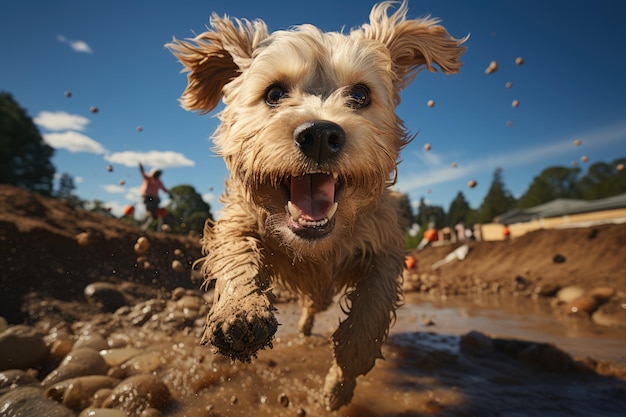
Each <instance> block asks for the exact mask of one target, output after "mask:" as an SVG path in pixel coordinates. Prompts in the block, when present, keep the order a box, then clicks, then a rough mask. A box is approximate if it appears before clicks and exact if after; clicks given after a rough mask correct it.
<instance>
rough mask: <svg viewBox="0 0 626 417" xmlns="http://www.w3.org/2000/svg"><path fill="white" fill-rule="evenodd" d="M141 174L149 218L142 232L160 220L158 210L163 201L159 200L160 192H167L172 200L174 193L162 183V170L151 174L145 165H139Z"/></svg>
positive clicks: (143, 194) (144, 201)
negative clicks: (145, 168) (153, 222)
mask: <svg viewBox="0 0 626 417" xmlns="http://www.w3.org/2000/svg"><path fill="white" fill-rule="evenodd" d="M139 172H141V176H142V177H143V183H142V184H141V197H142V198H143V203H144V205H145V206H146V212H147V214H148V217H147V219H146V221H145V223H144V224H143V225H142V226H141V229H142V230H146V229H148V227H150V225H151V224H152V221H153V220H155V219H158V218H159V217H158V213H157V210H158V209H159V203H160V202H161V199H160V198H159V191H160V190H163V191H164V192H166V193H167V194H168V195H169V196H170V198H172V193H171V192H170V190H168V189H167V188H165V185H163V183H162V182H161V175H162V174H163V171H161V170H160V169H157V170H153V171H152V172H150V173H149V174H147V173H146V171H145V170H144V169H143V165H142V164H141V163H139Z"/></svg>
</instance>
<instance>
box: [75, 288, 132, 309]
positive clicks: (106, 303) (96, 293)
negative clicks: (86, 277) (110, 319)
mask: <svg viewBox="0 0 626 417" xmlns="http://www.w3.org/2000/svg"><path fill="white" fill-rule="evenodd" d="M84 294H85V298H86V299H87V301H88V302H90V303H97V304H100V305H102V309H103V310H104V311H106V312H110V313H112V312H114V311H115V310H117V309H118V308H120V307H122V306H125V305H126V304H127V300H126V295H125V294H124V292H123V291H121V290H120V289H119V288H118V287H117V286H116V285H114V284H111V283H109V282H94V283H91V284H89V285H87V286H86V287H85V289H84Z"/></svg>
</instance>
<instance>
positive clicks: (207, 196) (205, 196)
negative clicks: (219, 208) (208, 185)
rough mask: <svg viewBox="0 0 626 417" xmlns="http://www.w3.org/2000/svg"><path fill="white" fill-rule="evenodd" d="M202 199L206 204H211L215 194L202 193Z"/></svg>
mask: <svg viewBox="0 0 626 417" xmlns="http://www.w3.org/2000/svg"><path fill="white" fill-rule="evenodd" d="M202 200H204V202H205V203H207V204H211V203H212V202H213V201H214V200H215V194H213V193H207V194H202Z"/></svg>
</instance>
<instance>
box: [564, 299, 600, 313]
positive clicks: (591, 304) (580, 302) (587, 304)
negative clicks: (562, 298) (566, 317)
mask: <svg viewBox="0 0 626 417" xmlns="http://www.w3.org/2000/svg"><path fill="white" fill-rule="evenodd" d="M598 304H599V303H598V300H596V299H595V298H593V297H590V296H588V295H583V296H582V297H579V298H577V299H575V300H574V301H570V302H569V303H567V304H565V307H564V310H565V312H566V313H567V314H576V313H585V314H591V313H593V312H594V311H595V310H596V308H598Z"/></svg>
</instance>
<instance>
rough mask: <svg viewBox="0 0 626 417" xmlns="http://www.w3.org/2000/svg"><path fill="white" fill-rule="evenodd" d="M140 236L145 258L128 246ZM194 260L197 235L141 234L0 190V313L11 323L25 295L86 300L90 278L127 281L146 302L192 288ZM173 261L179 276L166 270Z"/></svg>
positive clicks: (55, 202) (5, 188) (86, 213)
mask: <svg viewBox="0 0 626 417" xmlns="http://www.w3.org/2000/svg"><path fill="white" fill-rule="evenodd" d="M80 233H87V234H88V244H86V245H84V246H82V245H81V244H79V242H78V240H77V239H76V236H77V235H78V234H80ZM140 236H146V237H147V238H148V240H149V241H150V249H149V251H148V252H147V253H146V254H145V255H144V256H143V258H140V257H139V256H138V255H137V254H136V253H135V251H134V249H133V246H134V244H135V242H136V241H137V239H138V238H139V237H140ZM200 256H201V249H200V244H199V239H198V238H193V239H192V238H187V237H183V236H179V235H169V234H162V233H161V234H156V233H149V232H148V233H147V234H146V232H143V231H142V230H140V229H139V228H137V227H133V226H130V225H128V224H125V223H124V222H122V221H120V220H118V219H115V218H111V217H106V216H103V215H99V214H96V213H92V212H89V211H86V210H80V209H74V208H72V207H69V206H68V205H66V204H64V203H63V202H62V201H60V200H58V199H54V198H47V197H43V196H41V195H38V194H33V193H29V192H26V191H24V190H21V189H19V188H16V187H13V186H8V185H0V285H2V288H4V291H2V293H1V294H0V316H3V317H5V318H6V319H7V320H8V321H9V322H13V323H19V322H21V321H22V320H23V317H22V312H21V311H20V310H21V307H22V301H23V299H24V297H25V296H26V295H27V294H33V293H35V294H38V295H39V296H40V297H49V298H53V299H60V300H84V297H83V289H84V288H85V287H86V286H87V285H88V284H90V283H92V282H96V281H108V282H112V283H122V282H124V283H133V284H135V285H136V290H137V291H141V292H145V294H144V295H145V296H146V297H148V296H150V295H154V294H155V293H158V292H160V291H169V290H172V289H173V288H176V287H179V286H182V287H187V288H191V287H192V286H194V287H197V286H198V285H196V284H193V283H192V281H191V279H190V277H191V266H192V263H193V262H194V261H195V260H196V259H198V258H199V257H200ZM174 259H178V260H179V261H181V263H182V264H183V265H184V267H185V270H184V271H182V272H175V271H173V270H172V261H173V260H174Z"/></svg>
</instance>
